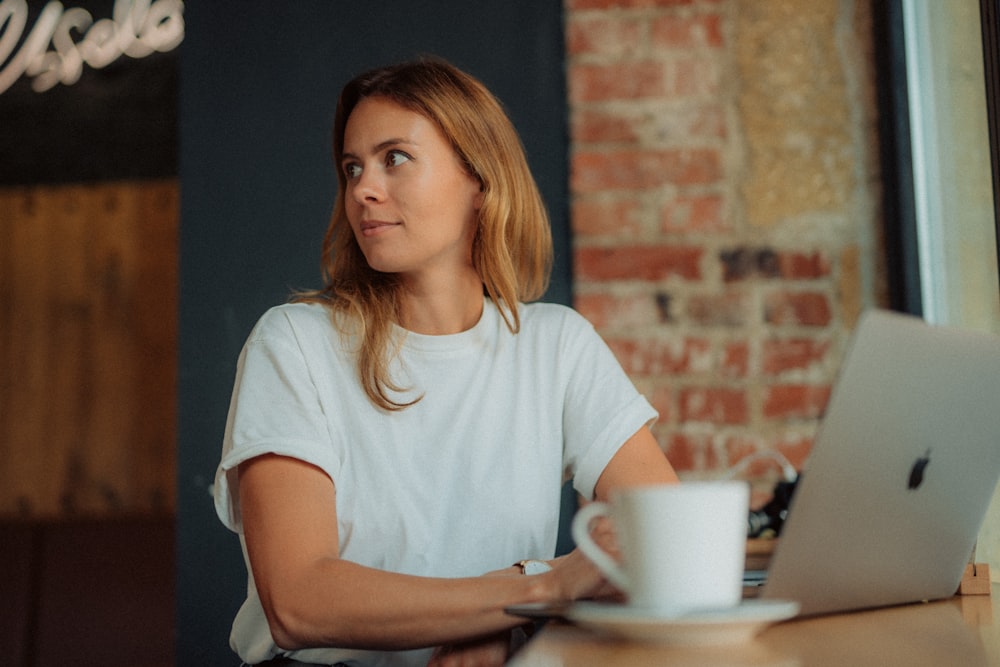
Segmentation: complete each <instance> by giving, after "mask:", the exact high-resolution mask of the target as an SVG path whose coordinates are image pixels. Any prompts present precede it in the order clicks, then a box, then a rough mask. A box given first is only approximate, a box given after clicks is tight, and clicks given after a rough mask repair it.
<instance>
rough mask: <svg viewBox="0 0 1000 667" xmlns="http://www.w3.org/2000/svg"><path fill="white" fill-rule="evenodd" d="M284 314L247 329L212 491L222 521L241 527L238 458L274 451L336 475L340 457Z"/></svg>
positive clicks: (240, 460)
mask: <svg viewBox="0 0 1000 667" xmlns="http://www.w3.org/2000/svg"><path fill="white" fill-rule="evenodd" d="M306 359H307V354H306V353H305V352H304V351H303V350H302V348H301V347H300V345H299V342H298V338H297V336H296V335H295V332H294V331H293V328H292V326H291V323H290V322H289V321H288V318H287V316H286V314H285V313H284V312H282V311H280V310H272V311H269V312H268V313H267V314H265V316H264V317H262V318H261V320H260V321H259V322H258V324H257V326H256V327H255V328H254V331H253V332H252V333H251V334H250V337H249V338H248V340H247V342H246V344H245V345H244V347H243V350H242V352H241V353H240V357H239V360H238V362H237V370H236V381H235V385H234V387H233V394H232V398H231V401H230V407H229V416H228V419H227V421H226V432H225V437H224V439H223V447H222V458H221V462H220V464H219V466H218V468H217V470H216V475H215V485H214V489H213V495H214V498H215V509H216V513H217V514H218V516H219V518H220V519H221V520H222V522H223V523H224V524H225V525H226V526H227V527H228V528H230V529H231V530H233V531H236V532H240V531H241V530H242V521H241V517H240V496H239V475H238V467H239V465H240V464H241V463H243V462H245V461H248V460H250V459H252V458H254V457H257V456H261V455H263V454H279V455H282V456H289V457H292V458H296V459H300V460H302V461H305V462H307V463H310V464H312V465H315V466H317V467H318V468H320V469H321V470H323V471H324V472H326V473H327V475H329V476H330V478H331V479H335V478H336V476H337V473H338V471H339V468H340V457H338V456H337V454H336V452H335V450H334V448H333V447H332V446H331V438H330V434H329V428H328V426H327V422H326V418H325V416H324V414H323V410H322V407H321V404H320V401H319V397H318V394H317V390H316V384H315V382H314V380H313V377H312V375H311V373H310V368H309V364H308V363H307V362H306Z"/></svg>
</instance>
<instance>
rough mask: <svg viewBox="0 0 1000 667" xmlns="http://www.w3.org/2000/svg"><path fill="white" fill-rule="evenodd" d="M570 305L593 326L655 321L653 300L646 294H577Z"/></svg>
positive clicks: (654, 303) (617, 325) (603, 327)
mask: <svg viewBox="0 0 1000 667" xmlns="http://www.w3.org/2000/svg"><path fill="white" fill-rule="evenodd" d="M573 307H574V308H575V309H576V310H577V312H579V313H580V314H581V315H583V316H584V317H585V318H587V320H588V321H589V322H590V323H591V324H593V325H594V327H595V328H597V329H615V328H622V327H637V326H646V325H650V324H657V323H658V322H659V309H658V308H657V306H656V300H655V299H654V298H653V296H651V295H649V294H638V295H635V294H633V295H627V296H614V295H612V294H606V293H605V294H579V293H578V294H577V295H576V297H575V298H574V299H573Z"/></svg>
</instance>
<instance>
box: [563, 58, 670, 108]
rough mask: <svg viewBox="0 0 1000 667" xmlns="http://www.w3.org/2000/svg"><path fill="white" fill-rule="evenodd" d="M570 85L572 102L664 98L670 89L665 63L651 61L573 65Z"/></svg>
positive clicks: (569, 80) (570, 70)
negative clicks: (668, 87)
mask: <svg viewBox="0 0 1000 667" xmlns="http://www.w3.org/2000/svg"><path fill="white" fill-rule="evenodd" d="M568 85H569V98H570V101H571V102H572V103H580V102H605V101H608V100H635V99H642V98H645V97H662V96H663V95H664V94H665V93H666V92H667V82H666V73H665V72H664V69H663V64H662V63H659V62H656V61H651V60H643V61H634V62H625V63H621V62H616V63H612V64H609V65H593V64H583V65H572V66H570V68H569V75H568Z"/></svg>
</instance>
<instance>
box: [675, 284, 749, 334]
mask: <svg viewBox="0 0 1000 667" xmlns="http://www.w3.org/2000/svg"><path fill="white" fill-rule="evenodd" d="M685 313H686V315H687V317H688V319H689V320H691V321H692V322H693V323H695V324H698V325H700V326H723V327H738V326H746V325H747V324H748V323H749V320H750V304H749V302H748V300H747V295H746V294H745V293H743V292H736V291H730V292H725V293H723V294H692V295H691V296H689V297H688V300H687V308H686V309H685Z"/></svg>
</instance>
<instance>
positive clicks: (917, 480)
mask: <svg viewBox="0 0 1000 667" xmlns="http://www.w3.org/2000/svg"><path fill="white" fill-rule="evenodd" d="M930 462H931V450H929V449H928V450H927V453H926V454H924V455H923V456H921V457H920V458H919V459H917V460H916V461H915V462H914V463H913V467H912V468H911V469H910V481H909V484H907V488H908V489H910V490H911V491H912V490H914V489H916V488H917V487H919V486H920V485H921V484H923V483H924V469H925V468H926V467H927V464H928V463H930Z"/></svg>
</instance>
